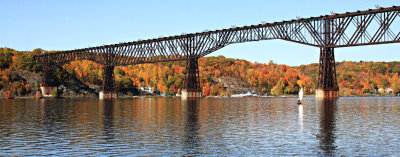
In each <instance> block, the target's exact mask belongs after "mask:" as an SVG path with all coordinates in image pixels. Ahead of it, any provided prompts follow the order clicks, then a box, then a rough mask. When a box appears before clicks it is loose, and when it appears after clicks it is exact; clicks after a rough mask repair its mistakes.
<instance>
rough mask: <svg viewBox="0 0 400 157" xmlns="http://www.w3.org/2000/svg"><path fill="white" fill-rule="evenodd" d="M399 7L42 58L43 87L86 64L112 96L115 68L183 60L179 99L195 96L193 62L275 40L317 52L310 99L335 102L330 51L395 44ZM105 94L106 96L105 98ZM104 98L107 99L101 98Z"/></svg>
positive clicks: (195, 66)
mask: <svg viewBox="0 0 400 157" xmlns="http://www.w3.org/2000/svg"><path fill="white" fill-rule="evenodd" d="M399 11H400V7H399V6H393V7H388V8H377V9H369V10H364V11H356V12H346V13H343V14H332V15H324V16H319V17H311V18H298V19H294V20H290V21H281V22H274V23H263V24H258V25H251V26H243V27H234V28H228V29H222V30H215V31H206V32H200V33H192V34H183V35H177V36H170V37H162V38H156V39H149V40H139V41H133V42H126V43H119V44H114V45H105V46H98V47H89V48H84V49H76V50H70V51H58V52H56V53H49V54H42V55H38V56H35V57H34V58H35V59H36V60H38V61H40V63H41V64H42V70H43V74H44V76H43V85H44V86H45V87H54V81H55V80H54V78H53V77H52V72H53V66H54V65H60V64H65V63H68V62H71V61H75V60H90V61H93V62H96V63H98V64H101V65H103V66H104V75H103V91H104V93H105V94H106V96H105V97H112V96H113V93H116V91H115V88H114V76H113V73H114V72H113V70H114V67H115V66H124V65H134V64H143V63H156V62H168V61H179V60H185V61H186V69H187V70H186V73H185V83H184V90H183V91H184V92H183V95H182V96H183V97H200V95H201V88H200V81H199V68H198V59H199V58H200V57H203V56H205V55H207V54H210V53H212V52H214V51H217V50H218V49H221V48H223V47H225V46H228V45H230V44H235V43H243V42H250V41H260V40H271V39H281V40H286V41H291V42H296V43H300V44H305V45H309V46H314V47H318V48H320V59H319V74H318V83H317V90H316V96H317V97H325V98H327V97H338V90H339V88H338V85H337V79H336V70H335V57H334V48H339V47H351V46H363V45H375V44H388V43H397V42H400V20H399V19H400V12H399ZM110 93H111V94H110ZM107 94H109V95H107Z"/></svg>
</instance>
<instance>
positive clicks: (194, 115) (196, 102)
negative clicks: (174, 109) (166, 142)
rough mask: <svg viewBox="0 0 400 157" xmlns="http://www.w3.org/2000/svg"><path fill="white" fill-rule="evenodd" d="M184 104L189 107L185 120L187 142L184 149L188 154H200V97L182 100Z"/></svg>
mask: <svg viewBox="0 0 400 157" xmlns="http://www.w3.org/2000/svg"><path fill="white" fill-rule="evenodd" d="M182 106H183V107H184V108H186V109H187V112H186V122H185V133H184V135H185V139H184V140H185V143H184V151H185V152H186V153H187V154H186V155H196V154H197V155H198V154H199V152H198V149H199V148H200V141H199V140H200V139H199V129H200V124H199V109H200V99H188V100H182Z"/></svg>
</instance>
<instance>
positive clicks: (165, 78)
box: [0, 48, 400, 96]
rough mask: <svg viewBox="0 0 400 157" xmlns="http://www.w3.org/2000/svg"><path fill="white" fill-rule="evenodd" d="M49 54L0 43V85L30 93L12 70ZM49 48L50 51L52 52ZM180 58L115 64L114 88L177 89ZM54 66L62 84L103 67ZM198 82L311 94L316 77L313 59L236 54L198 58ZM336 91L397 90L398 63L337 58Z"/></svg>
mask: <svg viewBox="0 0 400 157" xmlns="http://www.w3.org/2000/svg"><path fill="white" fill-rule="evenodd" d="M42 52H44V53H52V51H45V50H42V49H35V50H33V51H16V50H13V49H10V48H0V90H2V91H5V90H10V91H12V92H13V93H14V94H16V95H19V96H24V95H30V94H32V93H34V91H35V90H37V89H38V87H39V84H38V83H28V82H27V80H26V79H24V78H22V77H21V76H20V75H19V74H18V73H17V72H15V70H13V69H19V70H24V71H29V72H32V73H38V74H40V73H41V71H40V69H41V65H40V64H39V63H38V62H37V61H35V60H34V59H33V55H38V54H41V53H42ZM53 52H54V51H53ZM185 66H186V63H185V62H184V61H175V62H160V63H152V64H139V65H129V66H121V67H115V70H114V75H115V82H116V89H117V90H118V91H119V92H123V93H125V94H136V93H134V92H133V91H137V90H131V89H134V88H137V87H148V86H151V87H152V88H153V90H154V91H159V92H162V93H167V94H174V93H180V91H181V90H182V87H183V83H184V73H183V72H184V71H185V69H186V68H185ZM61 67H62V69H63V70H62V71H60V70H59V69H55V76H54V77H57V78H58V80H60V82H59V84H63V82H62V80H63V79H65V75H64V74H63V73H65V72H68V73H69V74H71V75H73V76H76V78H78V79H79V80H81V81H82V82H83V83H85V84H87V85H88V84H94V85H101V83H102V79H103V67H102V65H99V64H96V63H94V62H91V61H87V60H82V61H73V62H70V63H68V64H64V65H62V66H61ZM199 70H200V83H201V86H202V90H203V94H204V95H206V96H217V95H231V94H237V93H235V92H236V91H235V90H233V89H232V88H227V87H226V85H225V84H224V82H220V81H217V79H218V78H221V77H225V78H234V79H236V80H238V81H242V82H246V83H248V84H249V86H251V88H253V89H255V90H256V92H257V93H259V94H262V95H264V94H267V95H284V94H297V93H298V92H299V90H300V88H303V89H304V92H305V94H314V92H315V91H314V90H315V87H316V82H317V79H318V63H313V64H308V65H300V66H287V65H284V64H277V63H274V62H273V61H272V60H270V61H269V62H268V63H257V62H254V63H252V62H249V61H246V60H241V59H231V58H225V57H223V56H218V57H202V58H200V59H199ZM336 71H337V80H338V85H339V89H340V91H339V93H340V95H342V96H352V95H366V94H370V93H375V92H377V91H379V92H381V93H383V92H382V90H379V89H386V88H391V89H392V90H393V93H399V92H400V78H399V76H398V75H399V72H400V62H372V61H370V62H364V61H360V62H352V61H343V62H337V63H336Z"/></svg>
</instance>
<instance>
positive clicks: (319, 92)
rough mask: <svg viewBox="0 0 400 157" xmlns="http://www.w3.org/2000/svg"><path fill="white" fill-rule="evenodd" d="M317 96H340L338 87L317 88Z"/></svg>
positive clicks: (319, 97)
mask: <svg viewBox="0 0 400 157" xmlns="http://www.w3.org/2000/svg"><path fill="white" fill-rule="evenodd" d="M315 98H317V99H331V98H333V99H337V98H339V90H338V89H316V90H315Z"/></svg>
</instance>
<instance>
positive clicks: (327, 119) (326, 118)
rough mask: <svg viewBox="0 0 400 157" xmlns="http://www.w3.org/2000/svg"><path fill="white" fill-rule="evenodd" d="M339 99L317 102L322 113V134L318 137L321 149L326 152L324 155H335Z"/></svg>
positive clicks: (320, 119)
mask: <svg viewBox="0 0 400 157" xmlns="http://www.w3.org/2000/svg"><path fill="white" fill-rule="evenodd" d="M336 102H337V99H324V100H317V106H318V107H319V111H320V118H319V124H320V130H319V131H320V132H319V134H318V135H317V137H318V139H319V140H320V141H319V147H320V149H321V150H323V151H324V155H328V156H331V155H333V154H334V152H335V149H336V146H335V139H336V135H335V129H336V128H335V125H336V124H335V123H336V118H335V113H336V110H337V104H336Z"/></svg>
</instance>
